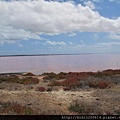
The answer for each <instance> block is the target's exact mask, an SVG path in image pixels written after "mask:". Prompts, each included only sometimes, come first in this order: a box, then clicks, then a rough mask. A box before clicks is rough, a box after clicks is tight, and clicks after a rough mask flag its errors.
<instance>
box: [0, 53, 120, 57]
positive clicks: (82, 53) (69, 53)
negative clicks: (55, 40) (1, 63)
mask: <svg viewBox="0 0 120 120" xmlns="http://www.w3.org/2000/svg"><path fill="white" fill-rule="evenodd" d="M85 54H120V53H69V54H19V55H14V54H13V55H0V57H19V56H53V55H85Z"/></svg>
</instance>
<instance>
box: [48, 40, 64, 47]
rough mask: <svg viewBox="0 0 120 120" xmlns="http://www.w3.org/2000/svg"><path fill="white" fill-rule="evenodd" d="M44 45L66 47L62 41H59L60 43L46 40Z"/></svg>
mask: <svg viewBox="0 0 120 120" xmlns="http://www.w3.org/2000/svg"><path fill="white" fill-rule="evenodd" d="M46 43H47V44H49V45H61V46H65V45H66V43H65V42H63V41H61V42H55V41H50V40H48V41H46Z"/></svg>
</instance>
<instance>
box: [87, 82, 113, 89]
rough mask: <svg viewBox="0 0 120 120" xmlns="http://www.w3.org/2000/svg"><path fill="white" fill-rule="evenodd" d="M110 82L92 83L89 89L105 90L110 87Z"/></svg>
mask: <svg viewBox="0 0 120 120" xmlns="http://www.w3.org/2000/svg"><path fill="white" fill-rule="evenodd" d="M110 84H111V83H110V82H106V81H92V82H89V87H93V88H100V89H105V88H107V87H109V86H110Z"/></svg>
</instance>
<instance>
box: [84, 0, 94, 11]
mask: <svg viewBox="0 0 120 120" xmlns="http://www.w3.org/2000/svg"><path fill="white" fill-rule="evenodd" d="M84 5H86V6H89V7H90V8H91V9H92V10H94V9H95V5H94V4H93V2H91V1H85V2H84Z"/></svg>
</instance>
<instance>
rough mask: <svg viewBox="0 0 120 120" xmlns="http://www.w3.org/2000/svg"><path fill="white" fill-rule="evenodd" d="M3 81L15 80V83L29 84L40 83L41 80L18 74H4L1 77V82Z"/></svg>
mask: <svg viewBox="0 0 120 120" xmlns="http://www.w3.org/2000/svg"><path fill="white" fill-rule="evenodd" d="M1 82H13V83H19V84H24V85H29V84H37V83H39V80H38V79H37V78H35V77H22V78H19V77H17V76H6V77H3V76H2V77H0V83H1Z"/></svg>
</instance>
